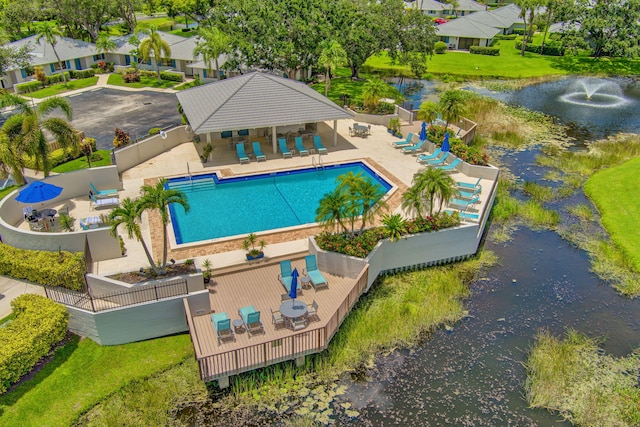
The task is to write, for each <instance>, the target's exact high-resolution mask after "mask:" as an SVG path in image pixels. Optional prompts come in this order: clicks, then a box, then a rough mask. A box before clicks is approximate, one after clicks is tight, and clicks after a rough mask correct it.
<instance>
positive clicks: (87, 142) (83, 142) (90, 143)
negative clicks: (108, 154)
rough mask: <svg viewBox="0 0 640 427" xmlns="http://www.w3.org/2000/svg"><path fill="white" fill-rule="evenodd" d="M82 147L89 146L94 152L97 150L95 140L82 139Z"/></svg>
mask: <svg viewBox="0 0 640 427" xmlns="http://www.w3.org/2000/svg"><path fill="white" fill-rule="evenodd" d="M81 144H82V145H87V144H88V145H91V150H93V151H96V150H97V145H96V139H95V138H89V137H87V138H84V139H83V140H82V142H81Z"/></svg>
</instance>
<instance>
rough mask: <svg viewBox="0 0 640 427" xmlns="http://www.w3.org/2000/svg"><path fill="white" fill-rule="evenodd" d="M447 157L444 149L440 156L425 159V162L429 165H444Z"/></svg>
mask: <svg viewBox="0 0 640 427" xmlns="http://www.w3.org/2000/svg"><path fill="white" fill-rule="evenodd" d="M448 157H449V152H448V151H445V153H444V154H443V155H442V157H439V158H437V159H433V160H427V161H426V162H423V163H426V164H427V165H429V166H438V165H444V162H445V161H446V160H447V158H448Z"/></svg>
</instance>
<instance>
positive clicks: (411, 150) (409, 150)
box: [402, 139, 427, 153]
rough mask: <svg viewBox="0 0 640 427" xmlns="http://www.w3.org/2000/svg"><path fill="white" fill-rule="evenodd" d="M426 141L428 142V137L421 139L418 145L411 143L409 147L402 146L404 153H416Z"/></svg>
mask: <svg viewBox="0 0 640 427" xmlns="http://www.w3.org/2000/svg"><path fill="white" fill-rule="evenodd" d="M425 142H427V140H426V139H425V140H424V141H423V140H420V141H419V142H418V143H417V144H416V145H411V146H409V147H402V152H403V153H415V152H417V151H418V150H419V149H421V148H422V146H423V145H424V143H425Z"/></svg>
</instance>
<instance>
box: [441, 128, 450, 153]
mask: <svg viewBox="0 0 640 427" xmlns="http://www.w3.org/2000/svg"><path fill="white" fill-rule="evenodd" d="M441 150H442V152H443V153H444V152H446V151H449V132H445V134H444V141H442V147H441Z"/></svg>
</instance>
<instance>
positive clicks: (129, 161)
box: [113, 126, 194, 173]
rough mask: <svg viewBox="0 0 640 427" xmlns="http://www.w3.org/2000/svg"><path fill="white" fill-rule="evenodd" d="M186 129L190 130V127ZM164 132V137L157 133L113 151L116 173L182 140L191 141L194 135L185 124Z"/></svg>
mask: <svg viewBox="0 0 640 427" xmlns="http://www.w3.org/2000/svg"><path fill="white" fill-rule="evenodd" d="M188 129H189V130H190V129H191V128H188ZM164 134H165V136H166V138H163V137H162V135H160V134H158V135H154V136H151V137H149V138H145V139H143V140H142V141H140V142H137V143H135V144H131V145H128V146H126V147H124V148H121V149H119V150H117V151H114V153H113V156H114V158H115V164H116V166H117V168H118V173H122V172H124V171H126V170H129V169H131V168H132V167H134V166H137V165H139V164H140V163H143V162H146V161H147V160H150V159H152V158H153V157H155V156H157V155H159V154H162V153H164V152H165V151H168V150H170V149H172V148H174V147H177V146H178V145H180V144H182V143H183V142H188V141H191V140H192V138H193V136H194V135H193V133H191V132H190V131H187V126H178V127H175V128H173V129H169V130H167V131H164ZM185 169H186V165H185Z"/></svg>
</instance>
